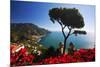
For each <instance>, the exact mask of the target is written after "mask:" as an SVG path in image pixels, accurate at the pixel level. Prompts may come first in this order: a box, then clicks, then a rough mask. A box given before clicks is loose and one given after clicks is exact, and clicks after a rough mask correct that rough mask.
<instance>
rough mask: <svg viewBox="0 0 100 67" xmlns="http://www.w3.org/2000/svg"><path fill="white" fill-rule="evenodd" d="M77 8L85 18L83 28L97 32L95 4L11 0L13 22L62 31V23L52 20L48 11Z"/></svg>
mask: <svg viewBox="0 0 100 67" xmlns="http://www.w3.org/2000/svg"><path fill="white" fill-rule="evenodd" d="M55 7H57V8H60V7H64V8H77V9H79V11H80V13H81V14H82V16H83V18H84V23H85V26H84V28H83V30H87V31H89V32H95V24H96V22H95V6H94V5H80V4H62V3H43V2H25V1H11V23H33V24H35V25H37V26H39V27H42V28H45V29H48V30H50V31H60V30H61V28H60V25H59V24H58V23H57V22H56V23H55V24H53V23H52V22H51V21H50V17H49V15H48V12H49V10H50V9H52V8H55Z"/></svg>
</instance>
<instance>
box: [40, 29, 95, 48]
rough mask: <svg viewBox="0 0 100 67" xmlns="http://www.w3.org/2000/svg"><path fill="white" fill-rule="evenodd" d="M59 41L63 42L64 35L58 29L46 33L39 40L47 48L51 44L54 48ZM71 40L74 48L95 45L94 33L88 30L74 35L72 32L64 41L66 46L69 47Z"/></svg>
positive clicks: (92, 46)
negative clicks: (83, 33) (85, 32)
mask: <svg viewBox="0 0 100 67" xmlns="http://www.w3.org/2000/svg"><path fill="white" fill-rule="evenodd" d="M60 42H62V43H63V42H64V36H63V34H62V32H60V31H55V32H51V33H48V34H47V35H45V36H44V37H42V38H41V40H40V41H39V43H40V44H42V45H43V46H45V47H47V48H48V47H51V46H52V47H54V48H58V47H59V43H60ZM71 42H72V43H73V44H74V46H75V48H77V49H80V48H86V49H88V48H94V47H95V34H94V33H90V32H87V34H86V35H80V34H77V36H76V35H75V34H72V35H70V36H69V38H68V39H67V41H66V48H68V47H69V44H70V43H71Z"/></svg>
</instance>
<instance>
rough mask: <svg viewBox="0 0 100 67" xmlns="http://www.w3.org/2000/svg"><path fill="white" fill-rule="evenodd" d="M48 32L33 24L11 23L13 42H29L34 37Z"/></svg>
mask: <svg viewBox="0 0 100 67" xmlns="http://www.w3.org/2000/svg"><path fill="white" fill-rule="evenodd" d="M47 33H49V31H48V30H46V29H43V28H40V27H38V26H37V25H35V24H32V23H11V42H16V41H18V40H19V41H22V40H28V39H30V38H31V36H32V35H37V36H39V35H44V34H47Z"/></svg>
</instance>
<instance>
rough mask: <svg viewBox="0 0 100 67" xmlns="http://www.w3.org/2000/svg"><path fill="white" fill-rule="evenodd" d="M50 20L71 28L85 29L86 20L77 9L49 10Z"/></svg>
mask: <svg viewBox="0 0 100 67" xmlns="http://www.w3.org/2000/svg"><path fill="white" fill-rule="evenodd" d="M49 16H50V20H51V21H52V22H53V23H54V22H55V21H57V22H59V23H61V24H63V25H65V26H69V27H71V28H82V27H84V20H83V17H82V15H81V14H80V13H79V10H78V9H76V8H52V9H51V10H49Z"/></svg>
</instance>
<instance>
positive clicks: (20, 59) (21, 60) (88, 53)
mask: <svg viewBox="0 0 100 67" xmlns="http://www.w3.org/2000/svg"><path fill="white" fill-rule="evenodd" d="M10 57H11V58H10V60H11V65H18V66H19V65H36V64H58V63H73V62H90V61H95V48H93V49H79V50H78V51H76V52H74V54H73V55H68V54H64V55H60V56H50V57H45V58H42V59H41V60H39V61H37V62H34V60H36V58H40V56H36V55H34V54H28V52H27V49H26V48H22V49H21V50H20V51H19V52H17V53H12V52H11V56H10Z"/></svg>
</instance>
